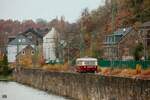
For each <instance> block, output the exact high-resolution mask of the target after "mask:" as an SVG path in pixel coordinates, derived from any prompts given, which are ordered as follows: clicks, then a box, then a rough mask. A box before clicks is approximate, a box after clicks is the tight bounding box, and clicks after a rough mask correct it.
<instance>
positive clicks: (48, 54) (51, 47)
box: [43, 28, 58, 62]
mask: <svg viewBox="0 0 150 100" xmlns="http://www.w3.org/2000/svg"><path fill="white" fill-rule="evenodd" d="M57 33H58V32H57V31H56V30H55V28H52V29H51V30H50V31H49V32H48V33H47V34H46V35H45V36H44V37H43V56H44V59H45V60H46V62H49V61H51V60H56V53H55V51H56V50H55V36H57Z"/></svg>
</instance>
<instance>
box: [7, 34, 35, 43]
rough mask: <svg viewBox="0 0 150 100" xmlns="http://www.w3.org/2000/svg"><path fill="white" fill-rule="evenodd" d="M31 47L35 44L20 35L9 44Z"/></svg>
mask: <svg viewBox="0 0 150 100" xmlns="http://www.w3.org/2000/svg"><path fill="white" fill-rule="evenodd" d="M18 44H19V45H30V44H33V43H32V42H31V41H30V40H29V39H28V38H26V37H25V36H23V35H18V36H16V38H15V39H14V40H12V41H10V42H9V43H8V45H18Z"/></svg>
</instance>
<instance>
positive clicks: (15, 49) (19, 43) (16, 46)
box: [7, 35, 34, 63]
mask: <svg viewBox="0 0 150 100" xmlns="http://www.w3.org/2000/svg"><path fill="white" fill-rule="evenodd" d="M28 45H31V46H32V47H34V44H33V43H32V42H31V41H30V40H29V39H28V38H26V37H25V36H23V35H18V36H16V38H15V39H14V40H12V41H10V42H9V43H8V45H7V56H8V62H9V63H13V62H16V55H17V53H19V52H20V51H21V50H22V49H24V48H25V47H26V46H28Z"/></svg>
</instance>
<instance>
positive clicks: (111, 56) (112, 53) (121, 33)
mask: <svg viewBox="0 0 150 100" xmlns="http://www.w3.org/2000/svg"><path fill="white" fill-rule="evenodd" d="M139 42H140V41H139V35H138V32H136V31H135V30H134V29H133V28H131V27H127V28H121V29H118V30H117V31H115V32H114V33H113V34H112V35H107V36H105V40H104V43H103V58H104V59H108V60H132V59H134V57H133V50H134V48H135V47H136V46H137V45H138V43H139Z"/></svg>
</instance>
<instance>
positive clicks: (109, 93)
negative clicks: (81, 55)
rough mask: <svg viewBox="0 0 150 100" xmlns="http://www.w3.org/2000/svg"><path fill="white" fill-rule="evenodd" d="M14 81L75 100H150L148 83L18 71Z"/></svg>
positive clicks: (27, 70)
mask: <svg viewBox="0 0 150 100" xmlns="http://www.w3.org/2000/svg"><path fill="white" fill-rule="evenodd" d="M13 75H14V78H15V79H16V81H18V82H20V83H23V84H28V85H30V86H32V87H35V88H38V89H41V90H44V91H47V92H49V93H55V94H58V95H62V96H68V97H72V98H74V99H77V100H150V80H141V79H132V78H121V77H113V76H101V75H95V74H86V73H66V72H48V71H42V70H39V69H30V70H29V69H20V71H15V72H14V73H13Z"/></svg>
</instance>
